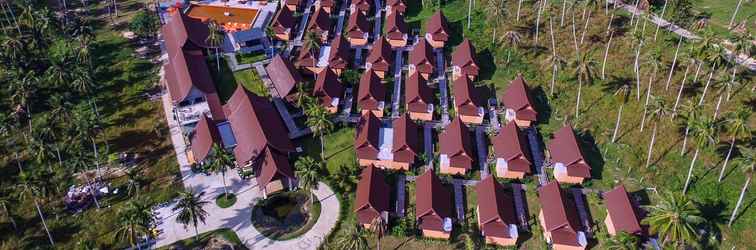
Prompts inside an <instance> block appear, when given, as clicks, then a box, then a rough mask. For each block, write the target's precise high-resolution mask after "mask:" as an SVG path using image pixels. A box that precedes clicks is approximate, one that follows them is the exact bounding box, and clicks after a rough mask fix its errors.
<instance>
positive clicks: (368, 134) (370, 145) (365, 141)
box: [354, 112, 381, 160]
mask: <svg viewBox="0 0 756 250" xmlns="http://www.w3.org/2000/svg"><path fill="white" fill-rule="evenodd" d="M356 132H357V138H356V139H355V140H354V150H355V151H356V153H357V158H358V159H372V160H375V159H377V158H378V151H379V147H380V144H379V143H380V142H379V140H380V135H379V134H380V132H381V120H379V119H378V117H376V116H375V115H374V114H373V113H372V112H368V113H367V114H365V115H362V118H360V124H359V125H358V126H357V131H356Z"/></svg>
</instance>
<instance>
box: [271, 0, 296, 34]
mask: <svg viewBox="0 0 756 250" xmlns="http://www.w3.org/2000/svg"><path fill="white" fill-rule="evenodd" d="M295 26H296V20H295V18H294V11H293V10H291V9H289V8H281V10H279V11H278V14H276V16H275V17H273V22H271V23H270V29H271V30H272V31H273V38H275V39H278V40H281V41H289V40H291V34H292V31H293V30H294V28H295Z"/></svg>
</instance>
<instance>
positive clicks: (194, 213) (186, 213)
mask: <svg viewBox="0 0 756 250" xmlns="http://www.w3.org/2000/svg"><path fill="white" fill-rule="evenodd" d="M203 195H205V192H200V193H195V192H194V190H193V189H191V188H190V189H189V190H187V191H180V192H179V193H178V196H179V198H178V202H177V203H176V206H175V207H173V209H171V210H172V211H173V212H176V211H178V215H177V216H176V222H178V223H181V224H183V225H184V228H186V227H187V226H189V225H192V226H194V238H195V240H199V229H197V224H199V222H202V224H204V223H205V218H207V216H208V213H207V211H205V208H204V206H205V205H207V204H208V203H209V202H208V201H203V200H202V196H203Z"/></svg>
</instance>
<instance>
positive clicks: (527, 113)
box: [501, 74, 538, 121]
mask: <svg viewBox="0 0 756 250" xmlns="http://www.w3.org/2000/svg"><path fill="white" fill-rule="evenodd" d="M501 100H502V103H503V104H504V107H506V108H509V109H512V110H514V111H515V112H516V117H517V119H520V120H527V121H535V120H536V117H537V116H538V112H537V111H536V110H535V106H533V102H532V101H531V99H530V93H528V86H527V85H526V83H525V79H523V78H522V75H520V74H518V75H517V77H516V78H515V79H514V80H512V81H510V82H509V87H507V89H506V90H505V91H504V95H502V97H501Z"/></svg>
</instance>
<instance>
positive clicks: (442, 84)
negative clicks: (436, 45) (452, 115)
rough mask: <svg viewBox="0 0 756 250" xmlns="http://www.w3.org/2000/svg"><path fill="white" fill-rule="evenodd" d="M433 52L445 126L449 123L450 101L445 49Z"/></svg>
mask: <svg viewBox="0 0 756 250" xmlns="http://www.w3.org/2000/svg"><path fill="white" fill-rule="evenodd" d="M433 52H434V53H436V76H437V77H438V78H437V80H438V88H439V89H440V91H441V96H440V97H439V99H440V100H439V101H441V122H442V123H443V124H447V123H449V99H448V96H449V95H448V91H449V89H448V88H447V85H446V67H445V64H444V50H443V49H433Z"/></svg>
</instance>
